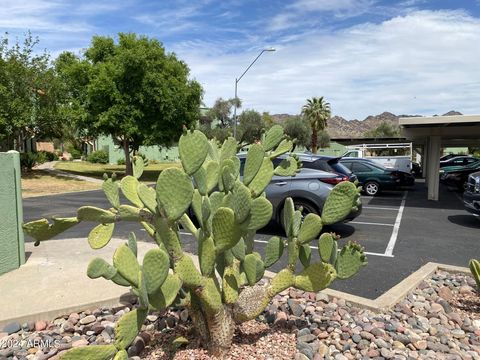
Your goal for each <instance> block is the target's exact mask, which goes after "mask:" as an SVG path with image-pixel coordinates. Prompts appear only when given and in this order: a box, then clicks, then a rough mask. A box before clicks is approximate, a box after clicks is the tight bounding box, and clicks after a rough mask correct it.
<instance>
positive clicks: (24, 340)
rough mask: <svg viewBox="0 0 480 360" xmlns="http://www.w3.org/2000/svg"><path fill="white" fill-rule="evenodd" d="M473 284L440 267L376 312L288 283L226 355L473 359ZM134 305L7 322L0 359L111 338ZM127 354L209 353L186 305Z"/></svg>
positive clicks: (41, 357) (478, 344) (42, 359)
mask: <svg viewBox="0 0 480 360" xmlns="http://www.w3.org/2000/svg"><path fill="white" fill-rule="evenodd" d="M474 287H475V282H474V280H473V279H472V278H471V277H470V276H468V275H465V274H452V273H447V272H444V271H439V272H437V273H436V274H434V275H433V276H432V277H431V278H430V279H427V280H425V281H423V282H422V283H421V284H420V285H419V286H418V287H417V288H416V289H415V290H413V291H412V292H410V293H409V294H408V295H407V296H406V298H405V299H403V300H401V301H400V302H399V303H398V304H397V305H396V306H394V308H393V309H392V310H389V311H386V312H384V313H381V314H376V313H374V312H372V311H369V310H363V309H359V308H356V307H354V306H352V305H351V304H349V303H348V302H345V301H344V300H342V299H330V300H329V299H328V298H327V296H326V295H325V294H322V293H318V294H314V293H305V292H302V291H298V290H294V289H289V290H287V291H285V292H283V293H281V294H280V295H278V296H277V297H276V298H275V299H274V300H273V301H272V302H271V304H270V305H269V306H268V308H267V309H266V310H265V312H264V313H263V314H262V315H261V316H260V317H259V318H258V319H257V320H254V321H250V322H247V323H244V324H242V325H241V326H239V327H238V329H237V331H236V334H235V338H234V344H233V346H232V351H231V353H230V359H241V360H243V359H268V360H277V359H285V360H287V359H288V360H291V359H296V360H307V359H314V360H319V359H334V360H348V359H369V358H371V359H372V358H373V359H399V360H400V359H449V360H450V359H451V360H453V359H462V360H463V359H474V360H477V359H480V295H479V294H478V293H477V292H476V290H475V289H474ZM134 306H135V304H134V300H132V301H131V304H128V305H126V306H122V307H117V308H112V309H96V310H94V311H85V312H81V313H72V314H69V315H65V316H63V317H61V318H58V319H55V320H54V321H52V322H45V321H37V322H27V323H25V324H18V323H11V324H8V325H7V326H6V327H5V328H4V329H3V332H0V359H35V360H46V359H57V358H58V357H59V355H60V354H61V353H62V352H63V351H65V350H68V349H70V348H72V347H77V346H85V345H89V344H105V343H110V342H112V341H113V337H114V327H115V323H116V321H117V320H118V318H119V317H120V316H121V315H122V314H124V313H125V312H127V311H130V310H131V308H132V307H134ZM174 339H178V340H180V339H185V340H188V343H186V344H184V343H183V341H174ZM175 347H178V349H177V351H176V352H173V349H174V348H175ZM128 353H129V355H130V357H131V358H132V359H134V360H138V359H160V360H164V359H165V360H166V359H174V360H184V359H203V360H208V359H210V358H209V357H208V355H207V353H206V352H205V350H203V349H202V348H201V344H200V343H199V342H198V340H197V338H196V337H195V335H194V334H193V333H192V331H191V328H190V320H189V316H188V311H186V310H183V311H175V310H171V311H168V312H160V313H154V314H151V315H149V316H148V318H147V320H146V322H145V324H144V327H143V329H142V332H141V333H140V334H139V336H137V338H136V339H135V341H134V342H133V344H132V345H131V346H130V348H129V349H128Z"/></svg>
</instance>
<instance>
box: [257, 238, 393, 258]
mask: <svg viewBox="0 0 480 360" xmlns="http://www.w3.org/2000/svg"><path fill="white" fill-rule="evenodd" d="M254 241H255V242H256V243H261V244H268V241H266V240H254ZM310 248H311V249H315V250H318V247H317V246H312V245H310ZM338 251H340V249H338ZM364 254H365V255H373V256H383V257H393V255H386V254H382V253H375V252H368V251H365V252H364Z"/></svg>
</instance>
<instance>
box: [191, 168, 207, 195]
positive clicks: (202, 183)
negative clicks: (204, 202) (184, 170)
mask: <svg viewBox="0 0 480 360" xmlns="http://www.w3.org/2000/svg"><path fill="white" fill-rule="evenodd" d="M193 179H194V180H195V185H196V187H197V190H198V191H199V192H200V194H201V195H203V196H205V195H208V189H207V171H206V170H205V168H203V167H201V168H200V169H198V170H197V171H196V172H195V174H193Z"/></svg>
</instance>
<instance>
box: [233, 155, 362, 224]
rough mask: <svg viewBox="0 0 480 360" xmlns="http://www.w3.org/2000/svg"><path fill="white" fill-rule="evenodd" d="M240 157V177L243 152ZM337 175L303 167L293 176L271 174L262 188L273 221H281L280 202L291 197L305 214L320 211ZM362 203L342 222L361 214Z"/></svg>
mask: <svg viewBox="0 0 480 360" xmlns="http://www.w3.org/2000/svg"><path fill="white" fill-rule="evenodd" d="M237 156H238V158H239V159H240V164H241V166H240V176H243V169H244V167H245V160H246V155H245V154H238V155H237ZM281 160H282V159H281V158H278V159H275V160H273V162H274V165H275V166H276V165H278V163H279V162H280V161H281ZM337 176H338V175H337V174H333V173H330V172H326V171H322V170H314V169H306V168H302V169H301V170H300V172H299V173H298V174H297V175H296V176H294V177H283V176H274V177H273V178H272V181H271V182H270V184H269V185H268V186H267V189H266V190H265V192H266V195H267V198H268V200H269V201H270V202H271V203H272V205H273V220H275V221H276V222H277V223H279V224H281V214H282V210H283V204H284V202H285V199H286V198H287V197H291V198H292V199H293V202H294V204H295V207H296V208H300V207H302V208H303V213H304V215H306V214H308V213H316V214H319V215H320V214H321V212H322V209H323V204H324V203H325V200H326V199H327V196H328V194H329V193H330V191H331V190H332V189H333V186H334V185H332V184H336V183H337V182H336V181H335V180H336V178H337ZM361 211H362V206H361V205H360V206H359V207H358V211H356V212H352V213H350V214H349V215H348V216H347V218H346V219H345V221H351V220H353V219H354V218H356V217H357V216H359V215H360V213H361Z"/></svg>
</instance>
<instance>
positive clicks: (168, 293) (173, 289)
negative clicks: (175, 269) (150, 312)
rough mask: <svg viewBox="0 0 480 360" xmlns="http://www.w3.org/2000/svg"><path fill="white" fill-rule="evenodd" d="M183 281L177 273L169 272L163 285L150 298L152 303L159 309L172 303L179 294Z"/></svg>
mask: <svg viewBox="0 0 480 360" xmlns="http://www.w3.org/2000/svg"><path fill="white" fill-rule="evenodd" d="M181 287H182V282H181V280H180V278H179V277H178V276H177V275H172V274H168V276H167V278H166V279H165V281H164V282H163V284H162V286H160V288H159V289H158V290H157V291H155V292H154V293H153V294H151V295H150V296H149V297H148V298H149V301H150V304H151V305H152V306H153V307H154V308H155V309H157V310H163V309H165V308H167V307H169V306H170V305H172V303H173V301H174V300H175V298H176V297H177V295H178V292H179V291H180V289H181Z"/></svg>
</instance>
